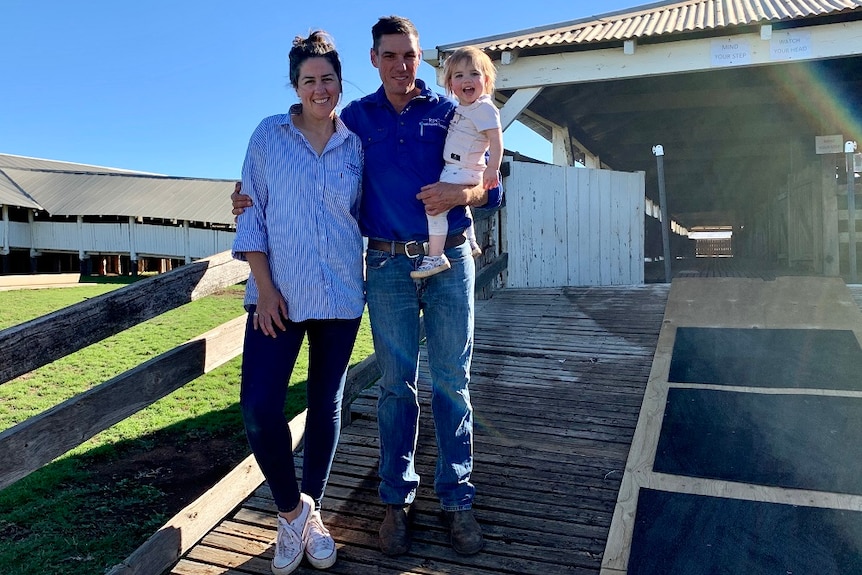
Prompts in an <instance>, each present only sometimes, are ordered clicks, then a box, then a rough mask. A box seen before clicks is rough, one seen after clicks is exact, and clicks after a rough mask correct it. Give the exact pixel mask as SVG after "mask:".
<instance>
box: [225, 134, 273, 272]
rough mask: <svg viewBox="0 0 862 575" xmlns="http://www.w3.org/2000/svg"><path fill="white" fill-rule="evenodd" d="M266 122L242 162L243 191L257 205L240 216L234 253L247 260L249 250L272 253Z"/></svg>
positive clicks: (251, 140) (251, 141)
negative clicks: (267, 218) (267, 178)
mask: <svg viewBox="0 0 862 575" xmlns="http://www.w3.org/2000/svg"><path fill="white" fill-rule="evenodd" d="M267 131H268V130H267V127H266V126H265V125H264V122H261V123H260V125H258V127H257V129H256V130H255V131H254V133H253V134H252V136H251V139H250V141H249V144H248V151H247V152H246V155H245V161H244V162H243V165H242V192H243V193H244V194H248V195H249V196H251V200H252V202H253V205H252V206H251V207H250V208H246V209H245V211H244V212H243V213H242V214H240V215H239V217H237V221H236V237H235V238H234V242H233V248H232V250H231V253H232V255H233V257H234V258H235V259H238V260H242V261H245V259H246V258H245V252H263V253H265V254H268V253H269V241H268V238H267V231H266V206H267V202H268V200H269V190H268V188H267V183H266V145H267V144H266V136H267Z"/></svg>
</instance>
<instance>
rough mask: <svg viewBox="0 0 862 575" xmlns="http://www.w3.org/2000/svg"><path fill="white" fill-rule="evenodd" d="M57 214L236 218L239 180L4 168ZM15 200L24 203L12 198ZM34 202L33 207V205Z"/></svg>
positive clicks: (227, 220) (228, 221) (220, 220)
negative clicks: (235, 189) (234, 208)
mask: <svg viewBox="0 0 862 575" xmlns="http://www.w3.org/2000/svg"><path fill="white" fill-rule="evenodd" d="M2 172H4V173H5V174H6V175H7V176H8V177H9V178H10V179H11V180H12V181H14V182H15V184H17V186H18V187H20V188H21V189H23V190H24V191H26V192H27V193H28V194H29V195H30V196H32V197H33V198H34V199H35V200H36V201H37V202H38V203H39V205H40V206H41V208H40V209H44V210H45V211H47V212H48V213H49V214H51V215H54V216H77V215H85V216H136V217H138V216H140V217H146V218H164V219H176V220H191V221H196V222H217V223H223V224H231V223H233V221H234V220H233V215H232V214H231V211H230V210H231V207H230V193H231V192H232V191H233V186H234V180H202V179H192V178H171V177H167V176H147V175H139V174H120V173H113V174H109V173H81V172H67V171H55V170H50V171H46V170H27V169H15V168H4V169H2ZM10 203H12V204H14V205H21V204H19V203H16V202H10ZM28 207H29V206H28Z"/></svg>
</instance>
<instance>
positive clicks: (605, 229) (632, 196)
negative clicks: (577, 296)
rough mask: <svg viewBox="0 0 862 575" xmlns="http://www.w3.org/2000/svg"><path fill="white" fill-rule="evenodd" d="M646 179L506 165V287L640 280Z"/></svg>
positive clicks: (633, 175) (636, 175) (605, 172)
mask: <svg viewBox="0 0 862 575" xmlns="http://www.w3.org/2000/svg"><path fill="white" fill-rule="evenodd" d="M644 185H645V184H644V174H643V173H642V172H613V171H610V170H594V169H589V168H576V167H565V166H552V165H545V164H532V163H527V162H511V171H510V173H509V177H508V178H507V179H506V218H505V222H506V233H505V237H506V241H507V242H508V245H507V246H506V251H508V253H509V274H508V279H507V281H506V285H507V286H508V287H515V288H520V287H560V286H587V285H638V284H642V283H643V282H644Z"/></svg>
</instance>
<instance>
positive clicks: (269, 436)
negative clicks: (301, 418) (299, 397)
mask: <svg viewBox="0 0 862 575" xmlns="http://www.w3.org/2000/svg"><path fill="white" fill-rule="evenodd" d="M249 307H250V311H249V314H248V320H247V322H246V327H245V343H244V344H243V355H242V384H241V386H240V409H241V411H242V418H243V423H244V424H245V432H246V437H248V443H249V445H250V446H251V450H252V453H254V457H255V459H256V460H257V463H258V465H259V466H260V469H261V471H262V472H263V475H264V477H266V480H267V482H268V483H269V488H270V490H271V491H272V496H273V498H274V499H275V504H276V506H277V507H278V510H279V511H292V510H293V509H295V508H296V505H297V504H298V503H299V493H300V490H299V489H298V488H297V484H296V469H295V468H294V464H293V451H292V449H291V445H292V437H291V433H290V428H289V427H288V426H287V418H286V417H285V415H284V401H285V399H287V388H288V383H289V382H290V375H291V373H292V372H293V366H294V364H295V363H296V358H297V356H298V355H299V350H300V348H301V346H302V340H303V338H304V337H305V335H306V334H308V385H307V386H306V396H307V401H308V417H307V418H306V422H305V445H304V449H303V453H304V455H303V463H302V471H303V472H302V492H303V493H307V494H308V495H310V496H311V497H312V499H314V501H315V502H316V504H317V507H318V508H319V507H320V501H321V499H323V492H324V490H325V489H326V482H327V480H328V479H329V472H330V470H331V469H332V459H333V457H334V456H335V448H336V446H337V445H338V438H339V434H340V432H341V398H342V394H343V393H344V382H345V379H346V374H347V366H348V365H349V362H350V354H351V353H352V352H353V344H354V342H355V341H356V334H357V332H358V331H359V323H360V320H361V318H356V319H350V320H339V319H333V320H308V321H304V322H300V323H293V322H290V321H286V320H285V326H286V327H287V331H284V332H281V331H279V332H278V334H277V335H278V337H276V338H271V337H268V336H265V335H263V333H262V332H261V331H260V330H255V329H254V328H253V324H252V314H253V313H254V308H255V306H249Z"/></svg>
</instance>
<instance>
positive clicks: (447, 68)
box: [443, 46, 497, 94]
mask: <svg viewBox="0 0 862 575" xmlns="http://www.w3.org/2000/svg"><path fill="white" fill-rule="evenodd" d="M463 62H467V63H470V64H473V66H475V68H476V69H477V70H479V71H480V72H482V74H483V75H484V76H485V85H484V86H483V88H482V93H484V94H493V93H494V82H496V80H497V68H495V67H494V63H493V62H491V58H490V57H489V56H488V55H487V54H486V53H485V52H483V51H482V50H480V49H478V48H476V47H474V46H465V47H463V48H458V49H457V50H455V51H454V52H452V55H451V56H449V57H448V58H446V61H445V62H444V63H443V86H444V87H445V88H446V91H447V92H448V93H450V94H451V93H452V75H453V74H454V71H455V66H456V65H458V64H461V63H463Z"/></svg>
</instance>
